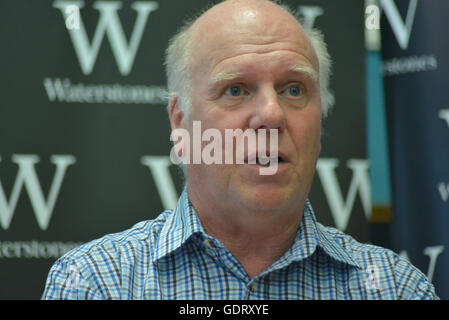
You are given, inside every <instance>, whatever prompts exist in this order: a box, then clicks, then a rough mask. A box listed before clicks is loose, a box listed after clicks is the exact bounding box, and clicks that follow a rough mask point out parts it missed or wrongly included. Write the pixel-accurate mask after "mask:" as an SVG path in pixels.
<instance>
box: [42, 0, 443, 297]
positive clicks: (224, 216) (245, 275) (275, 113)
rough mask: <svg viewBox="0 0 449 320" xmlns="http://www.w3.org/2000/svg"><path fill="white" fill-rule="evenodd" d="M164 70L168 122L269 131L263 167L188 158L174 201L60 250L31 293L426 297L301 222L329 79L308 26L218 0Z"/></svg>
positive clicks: (255, 5)
mask: <svg viewBox="0 0 449 320" xmlns="http://www.w3.org/2000/svg"><path fill="white" fill-rule="evenodd" d="M167 75H168V85H169V90H170V91H171V99H170V104H169V117H170V123H171V126H172V129H173V130H177V129H183V130H185V131H186V132H189V133H192V131H193V123H194V122H195V121H197V122H199V123H201V126H202V129H203V130H207V129H216V130H218V132H220V133H222V134H223V135H224V132H225V130H227V129H240V130H242V131H248V130H253V131H255V132H257V131H260V130H276V133H277V138H278V139H277V141H276V142H277V146H276V147H277V151H278V156H279V158H278V159H276V160H279V161H278V162H277V170H276V172H275V173H274V174H270V175H261V174H260V170H259V169H260V168H261V167H264V166H263V165H262V164H261V163H260V161H256V162H255V163H250V162H249V161H248V158H247V157H248V154H245V161H244V163H237V162H233V163H230V164H229V163H223V164H206V163H204V162H202V163H199V164H188V166H187V179H186V181H187V183H186V187H185V189H184V191H183V193H182V195H181V197H180V198H179V202H178V205H177V207H176V208H175V210H173V211H165V212H163V213H162V214H161V215H160V216H159V217H157V218H156V219H155V220H151V221H145V222H142V223H139V224H137V225H136V226H134V227H133V228H131V229H130V230H127V231H124V232H122V233H118V234H113V235H107V236H105V237H103V238H101V239H99V240H96V241H93V242H90V243H88V244H85V245H83V246H81V247H80V248H77V249H75V250H73V251H72V252H70V253H68V254H66V255H65V256H63V257H62V258H61V259H59V260H58V261H57V262H56V263H55V265H54V266H53V268H52V270H51V272H50V274H49V277H48V280H47V286H46V289H45V292H44V295H43V298H46V299H60V298H63V299H65V298H67V299H111V298H112V299H254V298H255V299H433V298H437V296H436V295H435V292H434V288H433V286H432V285H431V284H430V283H429V282H428V281H427V279H426V277H425V276H424V275H423V274H422V273H421V272H420V271H418V270H417V269H416V268H415V267H413V266H412V265H410V264H409V263H408V262H406V261H405V260H403V259H401V258H400V257H399V256H397V255H396V254H394V253H393V252H391V251H389V250H386V249H382V248H379V247H374V246H371V245H363V244H360V243H358V242H356V241H355V240H354V239H352V238H351V237H349V236H347V235H345V234H343V233H341V232H339V231H337V230H335V229H332V228H326V227H323V226H322V225H320V224H319V223H318V222H316V220H315V217H314V213H313V211H312V207H311V204H310V202H309V201H308V200H307V197H308V194H309V190H310V187H311V184H312V179H313V176H314V172H315V165H316V161H317V159H318V155H319V153H320V150H321V142H320V136H321V119H322V116H323V114H325V113H326V111H327V104H326V101H325V97H326V88H327V77H328V75H329V59H328V56H327V52H326V49H325V45H324V43H323V41H322V38H321V37H320V35H319V34H318V33H316V32H306V31H304V29H303V28H302V27H301V25H300V24H299V23H298V21H297V20H296V19H295V18H294V17H293V16H292V15H291V14H290V13H288V12H287V11H286V10H285V9H283V8H281V7H280V6H278V5H277V4H274V3H272V2H270V1H266V0H229V1H224V2H222V3H220V4H218V5H216V6H214V7H212V8H211V9H209V10H208V11H207V12H205V13H204V14H202V15H201V16H200V17H199V18H198V19H196V20H195V21H193V22H191V23H189V24H188V25H187V26H186V27H185V28H183V29H182V30H181V31H180V33H178V34H177V35H176V36H175V37H174V38H173V40H172V42H171V43H170V46H169V48H168V50H167ZM271 132H272V131H271ZM188 147H190V145H188V144H186V145H183V146H182V147H181V148H180V149H179V150H180V151H179V153H180V156H183V153H185V150H186V148H188ZM259 147H260V146H259ZM223 151H224V152H227V151H229V149H226V148H224V149H223Z"/></svg>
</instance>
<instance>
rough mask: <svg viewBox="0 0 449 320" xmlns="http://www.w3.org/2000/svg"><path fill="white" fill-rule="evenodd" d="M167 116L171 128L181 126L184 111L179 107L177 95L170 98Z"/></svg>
mask: <svg viewBox="0 0 449 320" xmlns="http://www.w3.org/2000/svg"><path fill="white" fill-rule="evenodd" d="M168 117H169V119H170V126H171V129H172V130H175V129H178V128H182V127H183V124H182V120H183V119H184V113H183V112H182V110H181V108H180V99H179V97H178V96H173V97H172V98H171V99H170V105H169V109H168Z"/></svg>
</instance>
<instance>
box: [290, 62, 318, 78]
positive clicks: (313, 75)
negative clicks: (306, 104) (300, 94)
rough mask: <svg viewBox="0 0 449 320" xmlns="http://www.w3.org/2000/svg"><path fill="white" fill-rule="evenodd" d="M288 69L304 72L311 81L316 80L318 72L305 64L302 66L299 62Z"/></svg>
mask: <svg viewBox="0 0 449 320" xmlns="http://www.w3.org/2000/svg"><path fill="white" fill-rule="evenodd" d="M289 70H290V71H293V72H297V73H301V74H305V75H306V76H308V77H309V78H310V79H311V80H312V81H313V82H317V81H318V73H317V72H316V71H315V69H313V68H311V67H307V66H303V65H300V64H295V65H293V66H291V67H290V68H289Z"/></svg>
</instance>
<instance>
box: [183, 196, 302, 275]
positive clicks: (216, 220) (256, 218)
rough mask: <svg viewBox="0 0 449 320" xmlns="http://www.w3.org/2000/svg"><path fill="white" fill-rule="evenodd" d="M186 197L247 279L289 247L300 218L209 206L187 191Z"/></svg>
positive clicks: (292, 214)
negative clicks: (239, 265)
mask: <svg viewBox="0 0 449 320" xmlns="http://www.w3.org/2000/svg"><path fill="white" fill-rule="evenodd" d="M189 198H190V201H191V202H192V205H193V206H194V208H195V210H196V212H197V213H198V216H199V219H200V221H201V224H202V226H203V227H204V229H205V231H206V233H207V234H208V235H210V236H212V237H214V238H216V239H217V240H219V241H220V242H221V243H223V245H224V246H225V247H226V248H227V249H228V250H229V251H230V252H231V253H232V254H233V255H234V256H235V257H236V258H237V260H238V261H239V262H240V263H241V264H242V266H243V267H244V269H245V270H246V272H247V274H248V275H249V277H250V278H253V277H254V276H257V275H258V274H260V273H261V272H263V271H264V270H266V269H267V268H268V267H270V266H271V265H272V264H273V263H274V262H275V261H277V260H278V259H279V258H280V257H282V255H283V254H284V253H285V252H286V251H287V250H288V249H289V248H290V247H291V246H292V244H293V242H294V240H295V237H296V233H297V230H298V227H299V224H300V222H301V218H302V208H303V206H301V207H300V208H301V210H298V209H297V208H298V207H296V209H294V210H291V211H290V212H288V210H284V211H281V210H279V211H276V212H255V211H251V210H248V208H245V209H246V210H243V209H242V208H232V207H229V206H228V207H226V208H223V207H220V206H214V207H211V206H209V203H211V202H209V201H205V200H206V199H201V198H198V197H197V195H196V194H195V192H190V191H189Z"/></svg>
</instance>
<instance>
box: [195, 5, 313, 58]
mask: <svg viewBox="0 0 449 320" xmlns="http://www.w3.org/2000/svg"><path fill="white" fill-rule="evenodd" d="M227 2H229V3H228V5H227V6H224V5H223V6H221V7H219V6H220V5H217V6H216V7H213V8H212V9H210V10H209V11H208V12H206V13H205V14H203V16H201V17H200V18H198V20H197V21H196V22H195V23H194V24H193V25H192V30H191V32H192V33H191V36H192V52H194V54H193V59H194V61H192V62H193V65H195V64H197V65H199V66H201V65H202V66H204V65H216V64H217V63H218V62H220V61H221V60H223V59H226V58H228V57H230V56H231V55H232V54H245V53H250V52H258V53H263V52H264V50H265V51H267V50H268V51H270V50H277V49H279V50H291V51H297V52H298V53H300V54H301V55H304V56H306V57H307V58H308V60H310V61H311V63H312V65H315V63H314V61H315V59H314V52H313V49H312V48H311V44H310V41H309V40H308V37H307V36H306V34H305V32H304V30H303V29H302V27H301V25H300V24H299V23H298V22H297V21H296V19H295V18H294V17H292V16H291V15H290V14H289V13H288V12H287V11H285V10H284V9H283V8H281V7H279V6H277V5H275V4H273V3H270V2H268V1H265V0H250V1H245V2H243V3H242V1H237V0H236V1H227ZM247 3H251V4H252V5H250V6H248V5H247ZM265 3H269V6H267V5H266V4H265ZM195 58H196V61H195ZM195 62H196V63H195Z"/></svg>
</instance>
